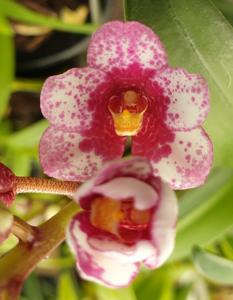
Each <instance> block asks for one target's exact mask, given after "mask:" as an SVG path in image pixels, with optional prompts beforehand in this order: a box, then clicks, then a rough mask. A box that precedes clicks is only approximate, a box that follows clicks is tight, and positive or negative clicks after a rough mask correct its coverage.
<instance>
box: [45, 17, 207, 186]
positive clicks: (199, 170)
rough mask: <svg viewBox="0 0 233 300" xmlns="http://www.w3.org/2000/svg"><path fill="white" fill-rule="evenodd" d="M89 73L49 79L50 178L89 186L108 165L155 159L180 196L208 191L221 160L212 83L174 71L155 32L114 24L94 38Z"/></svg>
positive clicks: (157, 170)
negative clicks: (207, 123)
mask: <svg viewBox="0 0 233 300" xmlns="http://www.w3.org/2000/svg"><path fill="white" fill-rule="evenodd" d="M87 64H88V66H87V67H84V68H73V69H71V70H69V71H67V72H65V73H64V74H61V75H57V76H52V77H50V78H48V79H47V80H46V82H45V84H44V86H43V89H42V93H41V110H42V113H43V114H44V116H45V117H46V118H47V119H48V120H49V122H50V127H49V128H48V129H47V130H46V132H45V133H44V135H43V137H42V139H41V143H40V159H41V164H42V166H43V169H44V171H45V173H46V174H48V175H49V176H52V177H56V178H58V179H65V180H75V181H76V180H79V181H84V180H86V179H88V178H89V177H91V176H92V175H93V174H95V173H96V172H97V170H98V169H100V167H101V166H102V164H103V163H104V162H106V161H109V160H112V159H117V158H120V157H122V155H123V153H124V150H125V144H126V141H127V137H131V138H132V145H131V152H132V154H133V155H136V156H144V157H147V158H148V159H149V160H150V161H151V163H152V166H153V170H154V174H155V175H157V176H160V177H162V178H163V179H164V180H165V181H166V182H168V183H169V184H170V186H171V187H173V188H179V189H183V188H190V187H195V186H198V185H200V184H202V183H203V182H204V180H205V178H206V176H207V174H208V173H209V170H210V166H211V163H212V160H213V150H212V144H211V142H210V140H209V138H208V136H207V134H206V133H205V131H204V130H203V129H202V128H201V127H200V126H201V124H202V122H203V121H204V119H205V118H206V116H207V114H208V111H209V93H208V87H207V83H206V81H205V80H204V79H203V78H202V77H201V76H199V75H196V74H189V73H187V72H186V71H185V70H183V69H180V68H171V67H169V65H168V59H167V55H166V52H165V50H164V48H163V45H162V44H161V42H160V40H159V38H158V37H157V36H156V35H155V34H154V32H153V31H152V30H151V29H150V28H148V27H146V26H144V25H143V24H140V23H138V22H125V23H124V22H120V21H113V22H109V23H107V24H105V25H103V26H102V28H100V29H99V30H98V31H97V32H96V33H95V34H94V36H93V37H92V39H91V42H90V45H89V48H88V54H87Z"/></svg>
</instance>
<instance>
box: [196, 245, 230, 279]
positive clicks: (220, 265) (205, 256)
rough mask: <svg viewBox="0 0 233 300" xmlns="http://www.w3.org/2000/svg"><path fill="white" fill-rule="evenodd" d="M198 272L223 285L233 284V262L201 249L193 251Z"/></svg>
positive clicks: (197, 248)
mask: <svg viewBox="0 0 233 300" xmlns="http://www.w3.org/2000/svg"><path fill="white" fill-rule="evenodd" d="M192 256H193V262H194V265H195V267H196V268H197V270H198V271H199V272H200V273H201V274H202V275H203V276H205V277H206V278H208V279H210V280H212V281H215V282H217V283H221V284H227V285H228V284H229V285H232V284H233V261H230V260H227V259H225V258H222V257H219V256H216V255H213V254H210V253H208V252H206V251H204V250H202V249H201V248H199V247H194V248H193V251H192Z"/></svg>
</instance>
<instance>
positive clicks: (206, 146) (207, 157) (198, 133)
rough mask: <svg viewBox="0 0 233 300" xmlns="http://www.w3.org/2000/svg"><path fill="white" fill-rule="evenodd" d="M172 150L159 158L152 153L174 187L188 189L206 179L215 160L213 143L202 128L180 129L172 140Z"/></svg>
mask: <svg viewBox="0 0 233 300" xmlns="http://www.w3.org/2000/svg"><path fill="white" fill-rule="evenodd" d="M170 147H171V154H170V155H169V156H168V157H164V158H163V159H161V160H160V161H157V158H156V157H153V156H151V157H150V159H151V160H152V161H151V163H152V165H153V167H154V170H155V171H156V172H157V174H158V175H159V176H161V177H162V178H163V179H164V180H165V181H166V182H168V183H169V184H170V186H171V187H173V188H175V189H187V188H192V187H196V186H199V185H201V184H203V183H204V181H205V179H206V177H207V175H208V173H209V171H210V168H211V164H212V161H213V149H212V144H211V141H210V139H209V137H208V136H207V134H206V133H205V131H204V130H203V129H202V128H197V129H194V130H192V131H190V132H176V135H175V140H174V142H173V143H171V144H170Z"/></svg>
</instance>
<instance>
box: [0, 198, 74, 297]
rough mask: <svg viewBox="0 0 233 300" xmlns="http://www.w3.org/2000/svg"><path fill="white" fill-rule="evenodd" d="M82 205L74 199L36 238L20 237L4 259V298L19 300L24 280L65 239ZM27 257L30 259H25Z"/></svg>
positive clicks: (0, 286) (0, 293)
mask: <svg viewBox="0 0 233 300" xmlns="http://www.w3.org/2000/svg"><path fill="white" fill-rule="evenodd" d="M78 210H79V207H78V205H77V204H76V203H74V202H70V203H69V204H68V205H66V206H65V207H64V208H63V209H61V211H60V212H59V213H58V214H56V215H55V216H54V217H53V218H51V219H50V220H48V221H47V222H45V223H43V224H42V225H40V226H39V227H38V228H36V229H37V238H36V239H35V240H34V241H22V240H20V241H19V243H18V245H17V246H16V247H15V248H14V249H12V250H11V251H10V252H8V253H7V254H6V255H5V256H4V257H2V258H1V259H0V300H12V299H14V300H18V299H19V294H20V291H21V288H22V285H23V282H24V280H25V279H26V278H27V276H28V275H29V274H30V272H31V271H32V270H33V269H34V268H35V267H36V265H37V264H38V262H40V261H41V259H43V258H44V257H47V256H48V255H49V254H50V253H51V252H52V251H53V250H54V249H55V248H56V247H57V246H58V245H59V244H60V243H61V242H62V241H64V239H65V230H66V227H67V224H68V222H69V220H70V219H71V217H72V216H73V215H74V214H75V213H77V212H78ZM25 258H26V259H25Z"/></svg>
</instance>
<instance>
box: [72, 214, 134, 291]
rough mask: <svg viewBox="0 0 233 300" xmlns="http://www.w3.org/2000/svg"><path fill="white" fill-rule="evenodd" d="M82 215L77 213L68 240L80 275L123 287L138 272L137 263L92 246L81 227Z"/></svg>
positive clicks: (112, 285) (98, 281)
mask: <svg viewBox="0 0 233 300" xmlns="http://www.w3.org/2000/svg"><path fill="white" fill-rule="evenodd" d="M80 225H81V217H80V215H79V214H78V215H76V216H75V217H74V218H73V219H72V221H71V223H70V225H69V228H68V232H67V242H68V244H69V246H70V247H71V249H72V251H73V252H74V253H75V255H76V256H77V269H78V270H79V272H80V275H81V276H82V277H83V278H84V279H87V280H91V281H94V282H97V283H100V284H104V285H106V286H108V287H123V286H126V285H128V284H129V282H130V281H132V280H133V278H134V277H135V276H136V275H137V273H138V268H139V265H138V264H136V263H122V262H120V261H119V260H116V259H112V258H109V257H107V256H106V255H104V254H103V253H102V252H101V251H97V250H94V249H93V248H91V247H90V245H89V243H88V241H87V239H88V235H87V234H86V233H85V232H84V231H83V230H82V229H81V226H80Z"/></svg>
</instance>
